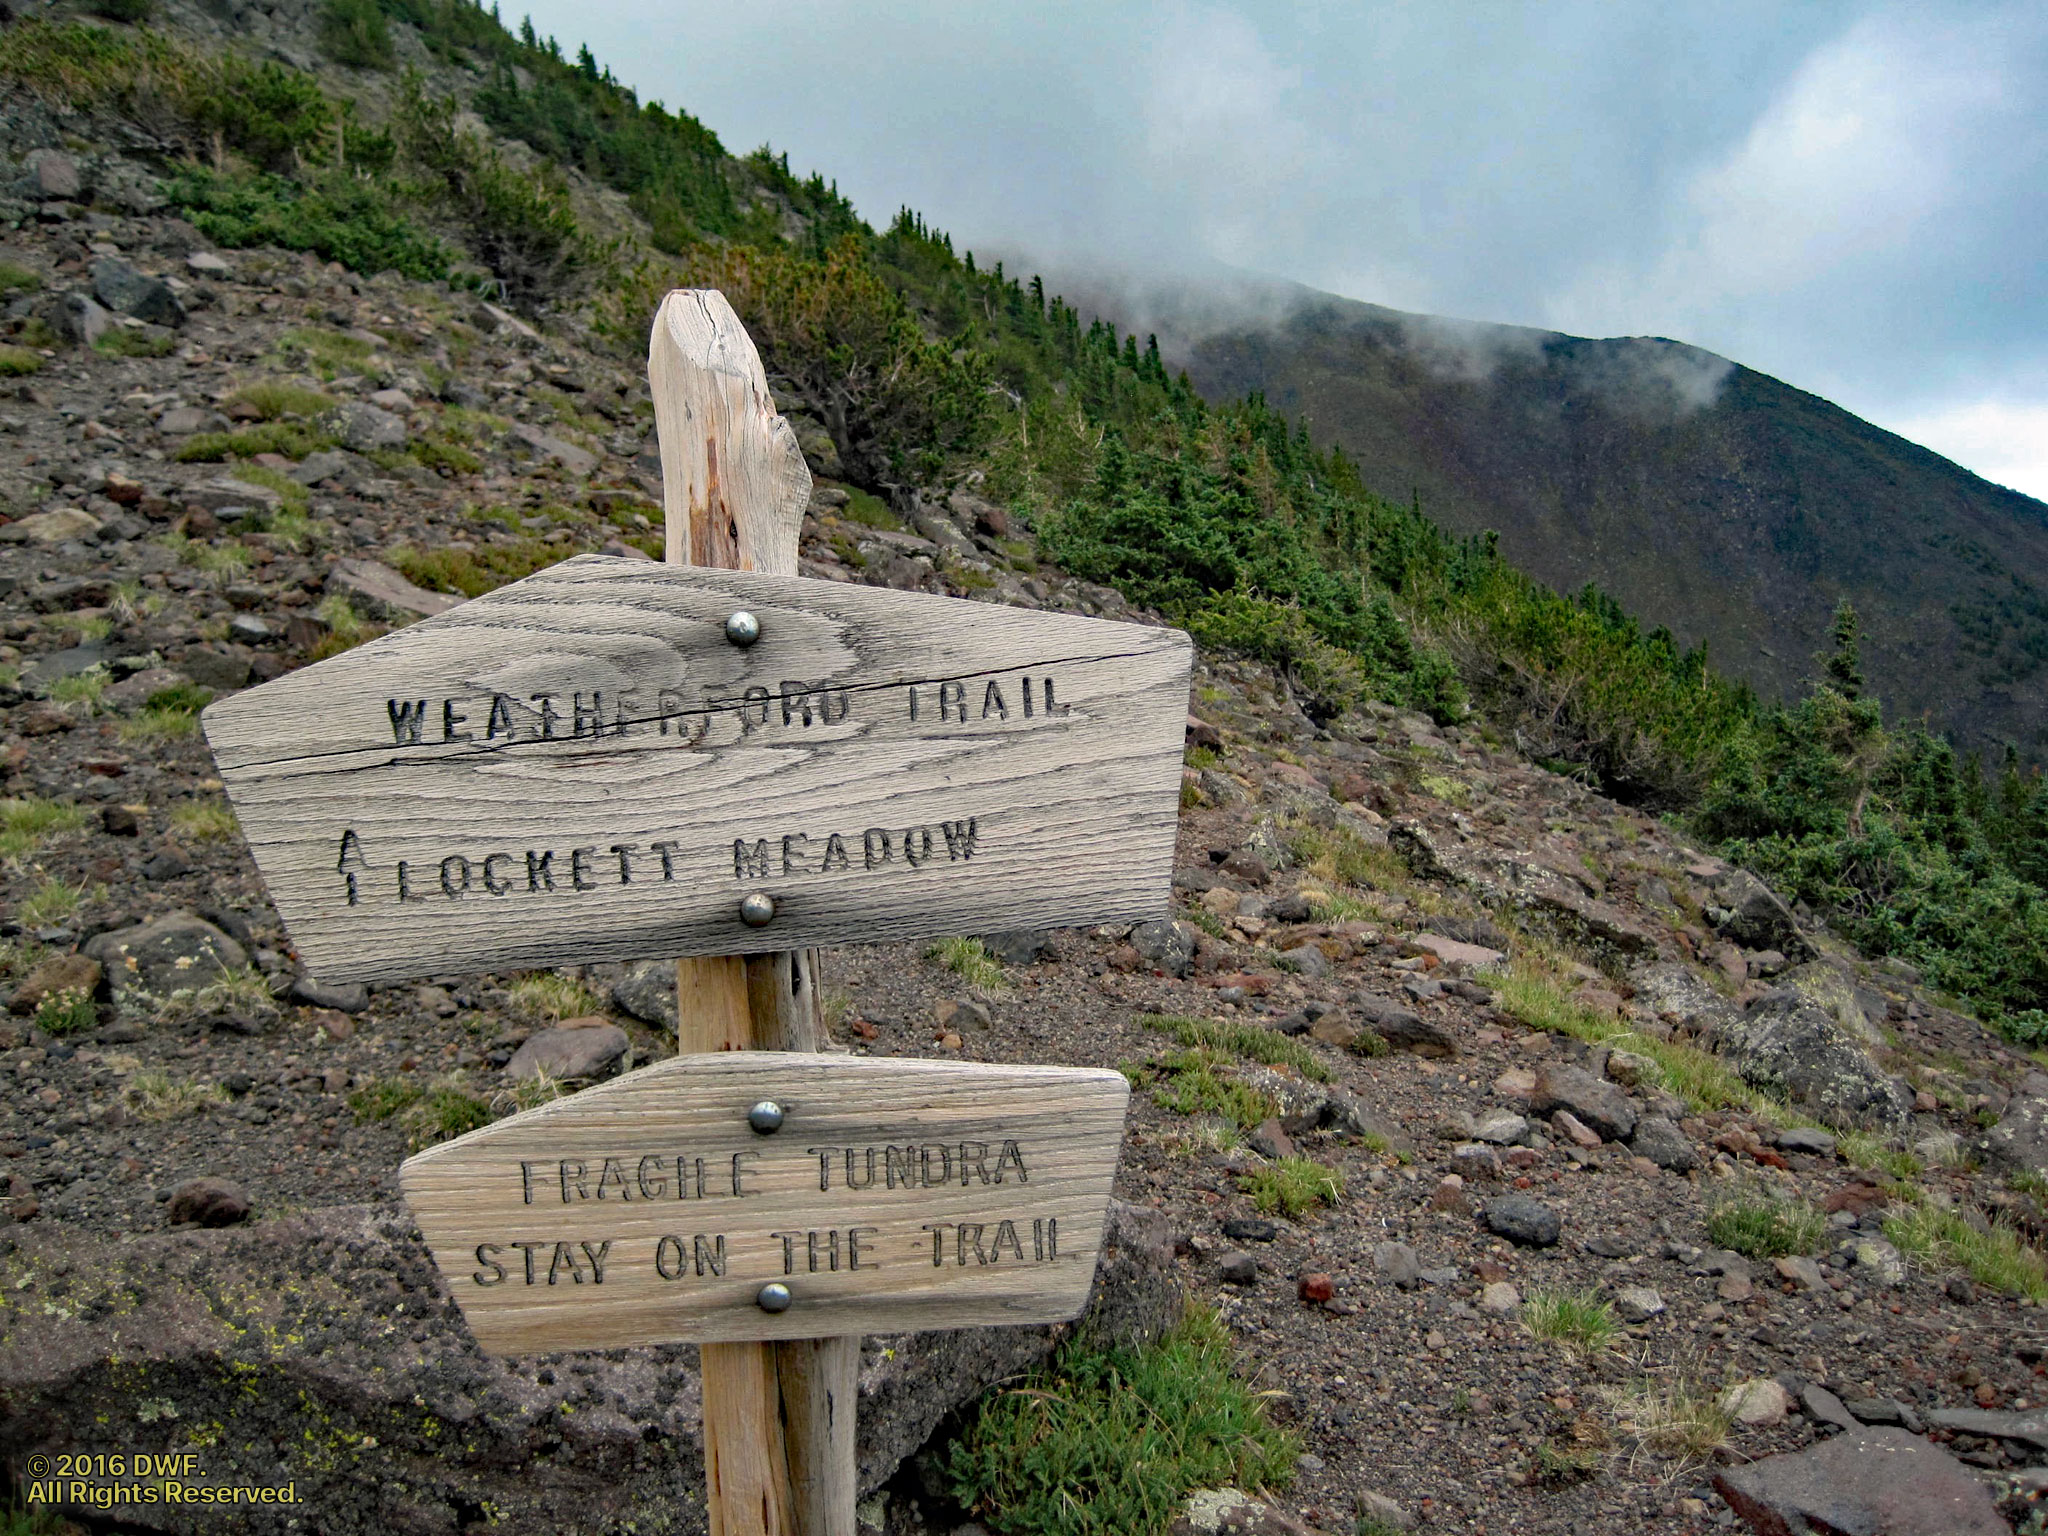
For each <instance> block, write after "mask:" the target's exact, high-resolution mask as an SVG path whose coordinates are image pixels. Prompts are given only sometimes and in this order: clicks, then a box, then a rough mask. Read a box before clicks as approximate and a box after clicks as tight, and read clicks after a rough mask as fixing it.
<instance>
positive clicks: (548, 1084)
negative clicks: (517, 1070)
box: [492, 1067, 570, 1114]
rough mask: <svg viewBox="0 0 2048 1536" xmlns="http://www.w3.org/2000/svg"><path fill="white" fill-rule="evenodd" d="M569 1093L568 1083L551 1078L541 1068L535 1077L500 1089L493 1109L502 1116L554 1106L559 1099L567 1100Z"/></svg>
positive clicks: (524, 1078)
mask: <svg viewBox="0 0 2048 1536" xmlns="http://www.w3.org/2000/svg"><path fill="white" fill-rule="evenodd" d="M569 1092H570V1089H569V1086H568V1085H567V1084H566V1083H564V1082H562V1081H561V1079H559V1078H557V1077H553V1076H551V1075H550V1074H549V1073H548V1071H547V1069H546V1068H545V1067H539V1068H536V1069H535V1071H534V1074H533V1076H531V1077H522V1078H520V1079H519V1080H518V1081H517V1082H515V1083H513V1084H512V1086H511V1087H509V1088H501V1089H499V1090H498V1093H497V1096H496V1098H495V1099H494V1100H493V1103H492V1107H493V1108H494V1109H495V1110H497V1111H498V1112H499V1113H502V1114H514V1113H517V1112H519V1111H522V1110H528V1109H538V1108H540V1106H541V1105H543V1104H552V1103H554V1102H555V1100H557V1099H559V1098H565V1097H566V1096H567V1095H568V1094H569Z"/></svg>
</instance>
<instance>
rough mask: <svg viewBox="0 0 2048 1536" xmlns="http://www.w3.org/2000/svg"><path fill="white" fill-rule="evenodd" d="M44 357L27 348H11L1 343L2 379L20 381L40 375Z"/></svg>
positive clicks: (0, 368) (0, 370) (0, 364)
mask: <svg viewBox="0 0 2048 1536" xmlns="http://www.w3.org/2000/svg"><path fill="white" fill-rule="evenodd" d="M42 367H43V355H42V354H41V353H40V352H31V351H30V350H29V349H28V348H27V347H15V346H9V345H7V344H6V343H4V342H0V379H18V378H22V377H24V376H26V375H28V374H31V373H40V372H41V371H42Z"/></svg>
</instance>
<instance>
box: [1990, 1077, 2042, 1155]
mask: <svg viewBox="0 0 2048 1536" xmlns="http://www.w3.org/2000/svg"><path fill="white" fill-rule="evenodd" d="M2040 1077H2041V1074H2039V1073H2029V1074H2028V1075H2027V1080H2026V1081H2025V1082H2022V1083H2021V1084H2020V1091H2019V1092H2018V1093H2015V1094H2014V1095H2013V1096H2012V1097H2011V1098H2010V1099H2009V1100H2007V1101H2006V1106H2005V1113H2004V1115H2003V1116H2001V1117H2000V1119H1999V1122H1998V1124H1996V1125H1994V1126H1992V1127H1991V1129H1990V1130H1989V1131H1987V1132H1985V1133H1984V1136H1983V1137H1982V1139H1981V1140H1980V1142H1979V1143H1978V1145H1979V1146H1980V1147H1981V1148H1982V1150H1983V1153H1984V1158H1985V1161H1987V1162H1989V1163H1992V1164H1994V1165H1996V1166H1997V1167H1999V1168H2003V1169H2007V1170H2010V1171H2013V1172H2019V1173H2048V1092H2044V1091H2041V1090H2043V1089H2048V1082H2043V1081H2040Z"/></svg>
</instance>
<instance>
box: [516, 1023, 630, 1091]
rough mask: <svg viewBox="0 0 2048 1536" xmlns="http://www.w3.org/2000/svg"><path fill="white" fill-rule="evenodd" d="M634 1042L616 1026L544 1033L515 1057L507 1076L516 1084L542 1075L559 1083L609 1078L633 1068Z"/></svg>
mask: <svg viewBox="0 0 2048 1536" xmlns="http://www.w3.org/2000/svg"><path fill="white" fill-rule="evenodd" d="M632 1054H633V1042H632V1041H631V1040H629V1039H627V1038H626V1032H625V1031H624V1030H623V1029H621V1028H619V1026H618V1025H616V1024H598V1025H590V1026H586V1027H584V1028H581V1029H563V1028H555V1029H543V1030H541V1031H540V1032H539V1033H537V1034H533V1035H529V1036H528V1037H527V1040H526V1043H525V1044H524V1045H522V1046H520V1047H519V1049H518V1050H516V1051H514V1052H513V1053H512V1059H511V1060H510V1061H508V1062H507V1063H506V1064H505V1075H506V1076H507V1077H510V1078H511V1079H512V1080H513V1081H515V1082H519V1081H523V1080H524V1079H526V1078H529V1077H538V1076H539V1075H540V1074H542V1073H543V1072H544V1073H546V1074H547V1075H548V1076H549V1077H552V1078H554V1079H556V1080H557V1081H567V1080H569V1079H571V1078H590V1077H608V1076H610V1075H611V1073H612V1072H613V1071H614V1070H623V1069H624V1068H625V1067H627V1066H630V1065H631V1064H632Z"/></svg>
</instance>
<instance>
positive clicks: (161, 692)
mask: <svg viewBox="0 0 2048 1536" xmlns="http://www.w3.org/2000/svg"><path fill="white" fill-rule="evenodd" d="M212 697H213V693H212V690H210V689H206V688H202V687H200V686H199V685H198V684H197V683H189V682H185V683H174V684H172V685H171V686H170V687H168V688H159V689H158V690H157V691H156V692H155V693H152V694H151V695H150V696H149V697H148V698H147V699H145V700H143V703H142V709H141V711H140V712H139V713H138V714H137V715H136V716H135V718H133V719H132V720H129V721H126V722H124V723H123V725H122V727H121V735H122V737H123V739H125V740H129V741H145V742H146V741H175V740H178V739H179V738H181V737H185V736H190V735H193V734H194V733H196V732H197V731H198V729H199V711H200V710H202V709H204V708H205V707H206V705H207V702H208V701H209V700H211V699H212Z"/></svg>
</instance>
